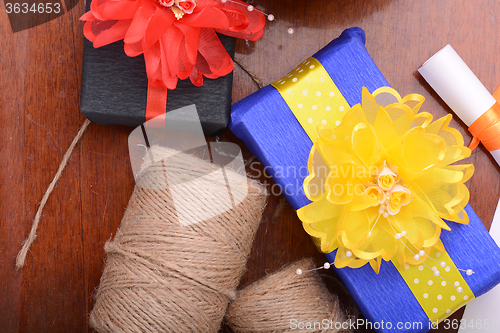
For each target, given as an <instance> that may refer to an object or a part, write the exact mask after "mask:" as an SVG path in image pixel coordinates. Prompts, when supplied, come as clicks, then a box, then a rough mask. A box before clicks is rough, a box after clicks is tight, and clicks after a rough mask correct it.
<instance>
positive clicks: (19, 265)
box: [16, 119, 90, 270]
mask: <svg viewBox="0 0 500 333" xmlns="http://www.w3.org/2000/svg"><path fill="white" fill-rule="evenodd" d="M89 125H90V120H88V119H85V121H84V123H83V125H82V127H80V130H79V131H78V133H77V134H76V136H75V137H74V138H73V142H71V144H70V146H69V148H68V150H66V153H64V156H63V158H62V161H61V164H59V168H58V169H57V172H56V174H55V175H54V178H53V179H52V181H51V182H50V185H49V187H48V188H47V190H46V191H45V193H44V195H43V197H42V201H41V202H40V206H39V207H38V210H37V212H36V215H35V218H34V219H33V223H32V225H31V231H30V233H29V235H28V238H26V240H25V241H24V242H23V247H22V248H21V251H19V253H18V255H17V258H16V269H17V270H19V269H20V268H22V267H23V266H24V262H25V260H26V255H27V254H28V251H29V249H30V247H31V245H32V244H33V241H34V240H35V238H36V232H37V229H38V224H39V223H40V218H41V217H42V212H43V208H44V207H45V204H46V203H47V200H49V197H50V194H51V193H52V191H53V190H54V188H55V187H56V184H57V181H58V180H59V178H61V175H62V173H63V171H64V168H65V167H66V165H67V164H68V161H69V159H70V158H71V154H72V153H73V150H74V149H75V146H76V145H77V143H78V142H79V141H80V139H81V138H82V136H83V134H84V133H85V131H86V130H87V128H88V127H89Z"/></svg>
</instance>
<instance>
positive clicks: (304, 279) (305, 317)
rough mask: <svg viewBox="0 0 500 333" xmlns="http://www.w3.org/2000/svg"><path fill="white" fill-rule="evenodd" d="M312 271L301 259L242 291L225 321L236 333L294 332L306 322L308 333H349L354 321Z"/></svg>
mask: <svg viewBox="0 0 500 333" xmlns="http://www.w3.org/2000/svg"><path fill="white" fill-rule="evenodd" d="M313 268H314V263H313V261H312V260H311V259H303V260H300V261H298V262H295V263H293V264H290V265H288V266H285V267H283V268H282V269H280V270H279V271H277V272H275V273H273V274H271V275H269V276H266V277H264V278H262V279H260V280H259V281H257V282H255V283H253V284H252V285H250V286H248V287H246V288H244V289H243V290H241V291H239V292H238V294H237V296H236V298H235V300H234V301H233V302H231V304H230V305H229V308H228V311H227V313H226V318H225V320H226V321H227V323H228V324H229V326H230V327H231V328H232V329H233V331H234V332H236V333H256V332H264V333H266V332H267V333H271V332H273V333H280V332H293V331H294V330H295V329H298V330H299V331H300V330H301V329H304V328H308V326H307V325H308V324H307V323H309V324H310V325H311V328H312V329H306V331H307V332H333V333H335V332H343V333H348V332H351V330H350V329H349V327H350V326H352V325H349V323H350V322H352V321H353V320H355V319H353V318H347V316H346V315H345V314H344V312H343V311H342V309H340V306H339V302H338V299H337V298H336V297H335V296H333V295H331V294H330V292H329V291H328V289H327V288H326V286H325V285H324V283H323V281H322V280H321V278H320V277H319V275H318V273H317V271H310V270H311V269H313ZM297 269H300V270H301V272H302V274H300V275H298V274H297V273H296V272H297ZM313 323H316V324H314V325H315V326H314V327H313V326H312V325H313ZM318 323H320V324H321V325H319V326H318V325H317V324H318Z"/></svg>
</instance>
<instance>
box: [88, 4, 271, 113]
mask: <svg viewBox="0 0 500 333" xmlns="http://www.w3.org/2000/svg"><path fill="white" fill-rule="evenodd" d="M171 2H172V3H173V4H172V3H171ZM182 2H184V1H182V0H177V1H175V2H173V1H168V2H166V1H160V0H93V1H92V3H91V5H90V11H89V12H87V13H85V14H84V15H83V16H82V17H81V18H80V20H82V21H86V23H85V26H84V28H83V32H84V34H85V37H87V38H88V39H89V40H90V41H91V42H93V44H94V47H95V48H97V47H101V46H104V45H108V44H111V43H114V42H116V41H119V40H122V39H123V41H124V43H125V47H124V49H125V53H126V54H127V55H128V56H130V57H135V56H138V55H140V54H144V60H145V63H146V71H147V76H148V81H149V87H148V107H147V111H146V120H149V119H152V118H154V117H155V116H157V115H159V114H163V113H165V107H166V94H167V89H171V90H172V89H175V88H176V86H177V81H178V80H179V79H181V80H184V79H187V78H188V77H189V78H190V80H191V82H192V83H193V84H194V85H195V86H201V85H202V84H203V76H205V77H207V78H210V79H215V78H218V77H220V76H224V75H227V74H229V73H230V72H231V71H232V70H233V66H234V64H233V61H232V59H231V57H230V56H229V55H228V54H227V52H226V50H225V49H224V47H223V45H222V43H221V41H220V40H219V38H218V37H217V35H216V32H219V33H221V34H224V35H228V36H233V37H237V38H244V39H248V40H252V41H253V40H257V39H259V38H260V37H261V36H262V34H263V33H264V25H265V21H266V20H265V17H264V15H263V14H262V12H260V11H257V10H253V11H248V10H247V9H246V8H247V6H248V5H247V4H246V3H245V2H243V1H240V0H227V1H226V2H225V3H222V2H221V0H217V1H214V0H198V1H197V2H195V1H190V4H189V5H190V8H189V10H186V9H184V11H183V8H187V6H183V4H182ZM193 3H194V4H195V6H194V9H193V8H192V6H193ZM169 5H170V6H169ZM184 5H185V4H184ZM174 9H175V10H174ZM190 11H191V13H189V12H190ZM179 12H180V13H181V15H178V13H179ZM179 16H180V17H179ZM159 107H160V109H158V108H159Z"/></svg>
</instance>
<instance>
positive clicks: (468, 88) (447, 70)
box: [418, 45, 500, 165]
mask: <svg viewBox="0 0 500 333" xmlns="http://www.w3.org/2000/svg"><path fill="white" fill-rule="evenodd" d="M418 71H419V72H420V74H421V75H422V77H423V78H424V79H425V80H426V81H427V82H428V83H429V85H430V86H431V87H432V88H433V89H434V90H435V91H436V92H437V93H438V95H439V96H440V97H441V98H442V99H443V100H444V101H445V102H446V104H448V106H449V107H450V108H451V109H452V110H453V111H454V112H455V113H456V114H457V115H458V116H459V117H460V119H462V121H463V122H464V123H465V124H466V125H467V126H469V130H470V131H471V133H472V134H473V135H475V136H477V137H479V138H481V135H480V132H481V130H483V129H484V130H485V132H490V133H488V134H489V135H488V137H490V138H491V137H493V139H494V141H496V142H499V141H500V124H499V123H498V119H500V106H499V104H498V103H497V101H496V100H495V98H494V97H493V96H492V95H491V94H490V92H489V91H488V90H487V89H486V88H485V87H484V86H483V84H482V83H481V82H480V81H479V79H478V78H477V77H476V76H475V75H474V73H473V72H472V71H471V70H470V68H469V67H468V66H467V64H466V63H465V62H464V61H463V60H462V59H461V58H460V56H459V55H458V54H457V53H456V52H455V50H454V49H453V48H452V47H451V45H446V46H445V47H444V48H442V49H441V50H439V51H438V52H437V53H436V54H435V55H433V56H432V57H431V58H430V59H429V60H427V61H426V62H425V63H424V64H423V65H422V67H420V68H419V69H418ZM483 115H485V117H483V118H481V117H482V116H483ZM486 118H487V119H486ZM495 118H497V120H495ZM478 119H479V120H480V121H479V122H476V121H477V120H478ZM492 121H493V122H496V125H495V124H493V125H495V126H489V127H490V128H487V127H488V125H491V122H492ZM488 123H489V124H488ZM479 127H481V128H479ZM495 128H498V131H499V133H491V132H492V131H495ZM478 134H479V135H478ZM483 141H484V142H483V144H484V145H485V147H486V148H487V149H488V150H490V153H491V154H492V155H493V158H494V159H495V160H496V162H497V163H498V164H499V165H500V149H498V148H497V147H496V146H497V145H496V144H492V143H491V141H492V140H488V141H490V142H487V141H486V140H484V139H483ZM492 147H493V148H495V149H493V148H492Z"/></svg>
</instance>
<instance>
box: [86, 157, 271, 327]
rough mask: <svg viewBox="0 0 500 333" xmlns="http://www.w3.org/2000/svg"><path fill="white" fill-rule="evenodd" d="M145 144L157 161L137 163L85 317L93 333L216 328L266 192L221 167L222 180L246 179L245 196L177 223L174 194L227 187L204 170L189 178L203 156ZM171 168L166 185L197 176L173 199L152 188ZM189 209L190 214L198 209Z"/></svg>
mask: <svg viewBox="0 0 500 333" xmlns="http://www.w3.org/2000/svg"><path fill="white" fill-rule="evenodd" d="M151 150H152V151H153V155H154V156H155V158H154V160H155V161H159V162H154V163H150V164H147V165H146V162H145V164H144V165H143V168H142V169H143V172H141V174H140V176H139V178H138V180H137V185H136V187H135V189H134V192H133V194H132V196H131V198H130V201H129V204H128V207H127V210H126V212H125V216H124V217H123V220H122V222H121V225H120V228H119V230H118V231H117V234H116V236H115V237H114V239H113V240H112V241H108V242H107V243H106V245H105V251H106V254H107V260H106V265H105V268H104V272H103V275H102V277H101V281H100V285H99V288H98V291H97V294H96V302H95V306H94V309H93V310H92V312H91V314H90V323H91V325H92V326H93V327H94V328H95V329H96V330H97V331H99V332H166V331H168V332H217V331H218V329H219V327H220V323H221V321H222V318H223V316H224V313H225V311H226V308H227V306H228V303H229V299H230V298H231V297H234V295H235V290H236V288H237V286H238V283H239V280H240V277H241V275H242V274H243V272H244V269H245V264H246V260H247V257H248V254H249V252H250V249H251V246H252V242H253V238H254V235H255V232H256V231H257V228H258V226H259V223H260V220H261V215H262V212H263V209H264V207H265V202H266V193H265V190H264V188H263V187H262V186H260V185H258V184H257V183H256V182H253V181H249V180H247V179H246V177H244V176H242V175H240V174H238V173H236V172H232V171H229V172H226V175H227V178H228V179H229V181H228V183H230V184H232V185H233V184H235V182H236V183H237V182H238V181H239V182H240V183H241V182H245V183H247V184H248V195H247V196H246V198H245V199H244V200H243V201H242V202H241V203H240V204H238V205H236V206H235V207H233V208H231V209H229V210H228V211H226V212H224V213H222V214H219V215H217V216H215V217H212V218H209V219H207V220H204V221H202V222H199V223H196V224H192V225H188V226H182V225H181V224H180V223H179V220H178V217H177V215H176V210H175V205H178V206H179V201H178V199H179V198H180V199H181V200H185V202H182V203H181V204H182V205H186V204H191V203H192V202H195V201H193V200H194V199H195V198H210V197H215V198H216V197H218V196H222V195H223V194H225V195H227V191H228V188H227V186H226V184H225V183H222V184H221V183H219V182H217V181H215V180H214V179H213V178H211V177H206V175H205V177H198V178H196V173H200V171H198V170H200V169H203V168H199V165H200V163H207V162H205V161H202V160H200V159H198V158H196V157H193V156H190V155H186V154H176V155H173V154H172V152H171V151H169V150H168V149H163V148H158V147H155V148H151ZM167 157H168V158H167ZM197 166H198V167H197ZM172 169H177V170H178V171H179V172H178V173H174V174H178V177H179V178H180V179H177V180H176V179H172V176H170V177H169V178H168V184H172V183H181V182H182V181H184V180H185V179H193V176H194V178H195V179H196V181H197V182H198V183H197V186H196V187H194V189H195V190H193V187H191V189H190V190H186V193H179V196H178V197H179V198H178V197H177V196H176V201H175V204H174V200H173V198H172V194H171V190H170V189H169V188H167V187H165V188H162V187H161V186H158V184H159V183H161V182H162V181H163V182H165V174H166V170H172ZM168 174H169V175H171V174H172V173H168ZM198 176H201V175H198ZM155 186H156V187H157V188H156V189H155ZM179 188H180V189H181V190H182V186H180V187H179ZM179 188H176V191H177V190H179ZM186 188H189V187H187V186H186ZM239 188H240V186H232V187H231V190H236V191H238V189H239ZM241 188H243V187H241ZM192 208H193V209H192V214H193V218H195V217H197V216H198V214H199V213H200V210H202V209H203V207H192ZM205 208H206V207H205ZM208 209H209V208H208Z"/></svg>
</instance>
